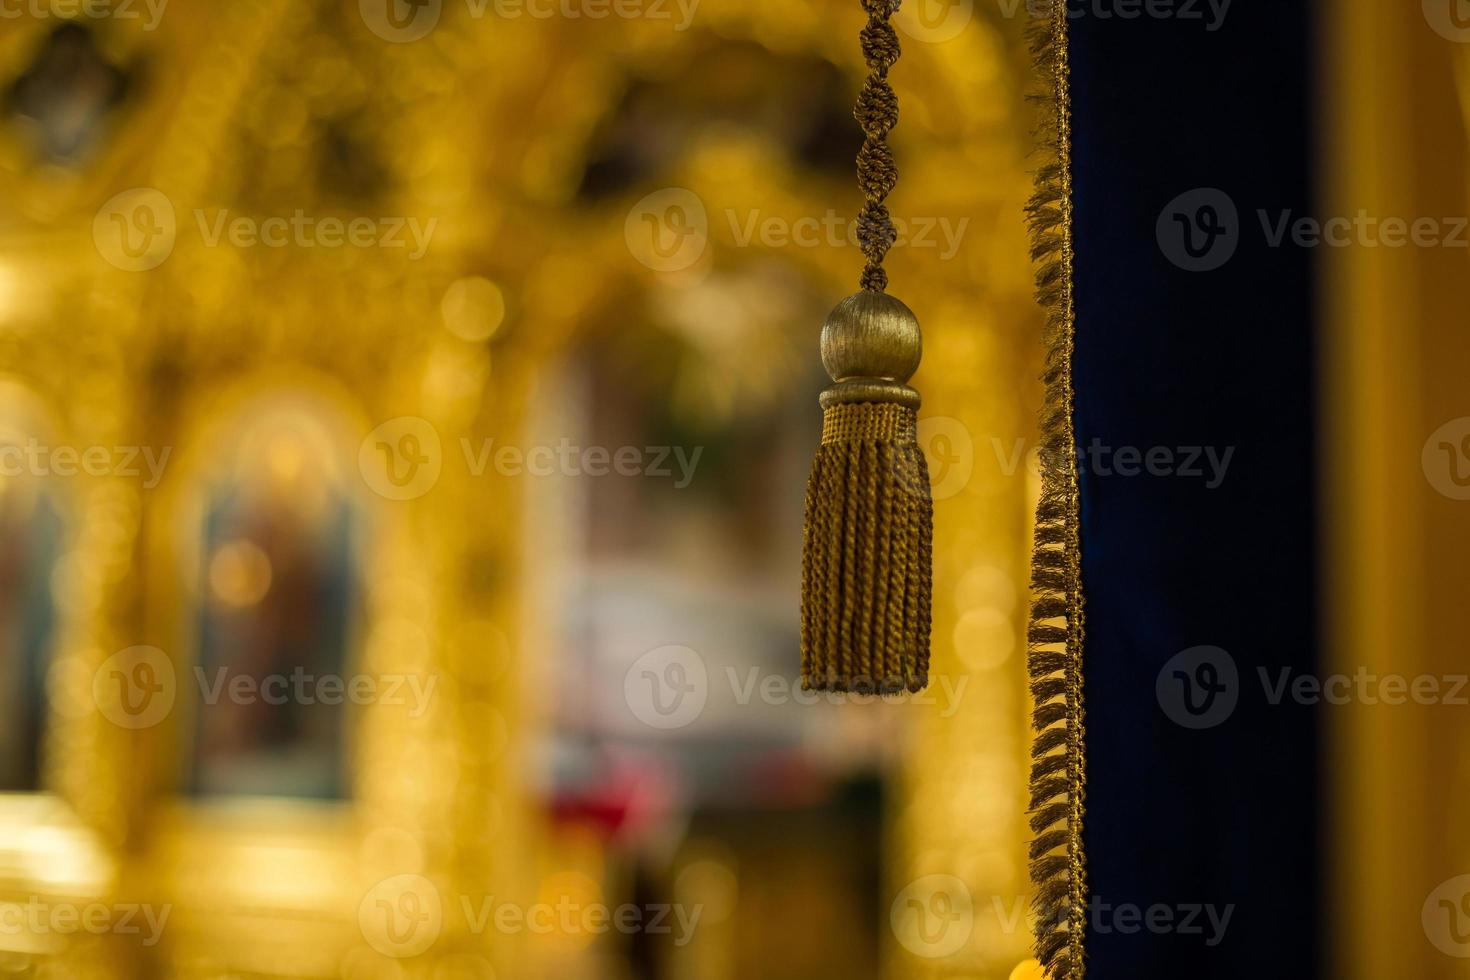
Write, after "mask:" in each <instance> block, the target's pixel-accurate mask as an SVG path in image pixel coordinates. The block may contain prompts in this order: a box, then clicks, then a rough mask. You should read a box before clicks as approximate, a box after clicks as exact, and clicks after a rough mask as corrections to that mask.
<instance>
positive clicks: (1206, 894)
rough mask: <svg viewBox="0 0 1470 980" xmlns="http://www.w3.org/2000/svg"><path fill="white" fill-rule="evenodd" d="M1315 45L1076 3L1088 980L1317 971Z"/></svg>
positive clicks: (1237, 12) (1270, 26)
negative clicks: (1307, 681) (1279, 236)
mask: <svg viewBox="0 0 1470 980" xmlns="http://www.w3.org/2000/svg"><path fill="white" fill-rule="evenodd" d="M1150 9H1152V10H1154V12H1155V13H1154V15H1150V14H1149V13H1148V11H1149V10H1150ZM1169 9H1172V10H1173V12H1174V14H1173V15H1172V16H1164V15H1162V12H1163V11H1166V10H1169ZM1125 10H1137V11H1140V13H1139V15H1138V16H1135V17H1123V16H1118V14H1119V13H1121V12H1122V11H1125ZM1189 11H1194V12H1197V13H1200V14H1201V15H1202V16H1201V17H1200V18H1198V19H1196V18H1193V17H1189V16H1186V14H1187V13H1188V12H1189ZM1109 14H1111V15H1112V16H1109ZM1311 23H1312V11H1311V10H1310V9H1309V5H1308V4H1306V3H1304V2H1297V0H1236V2H1234V3H1232V4H1230V5H1229V6H1228V8H1227V9H1226V10H1225V12H1224V14H1223V16H1219V10H1218V5H1217V6H1216V7H1215V8H1212V7H1211V6H1210V5H1209V4H1208V2H1207V0H1198V2H1197V3H1194V2H1190V0H1176V2H1174V3H1172V4H1168V3H1144V2H1141V3H1137V4H1130V3H1128V2H1127V0H1123V2H1118V0H1085V2H1083V3H1076V2H1075V0H1074V16H1073V18H1072V20H1071V35H1070V36H1071V45H1070V47H1071V61H1072V77H1071V82H1072V101H1073V128H1074V136H1075V145H1074V153H1073V166H1074V182H1075V188H1074V202H1075V207H1076V211H1075V225H1074V232H1075V236H1076V251H1077V258H1076V269H1075V273H1076V298H1077V349H1076V359H1075V364H1074V381H1075V386H1076V390H1077V401H1076V427H1077V438H1078V443H1079V449H1080V451H1081V452H1082V453H1083V457H1082V459H1083V463H1082V470H1083V472H1082V477H1081V490H1082V500H1083V505H1082V532H1083V533H1082V559H1083V586H1084V595H1085V599H1086V624H1087V641H1086V648H1085V657H1086V666H1085V680H1086V691H1085V693H1086V710H1087V725H1088V728H1087V751H1088V766H1089V782H1088V795H1087V823H1086V829H1085V835H1086V836H1085V841H1086V848H1087V854H1088V860H1089V865H1090V887H1091V891H1092V893H1093V895H1094V907H1093V909H1092V912H1091V920H1092V929H1091V935H1090V937H1089V943H1088V948H1089V952H1090V960H1089V970H1088V976H1089V978H1090V980H1139V978H1153V977H1158V978H1169V980H1178V978H1186V977H1187V978H1191V980H1195V978H1216V977H1218V978H1222V980H1224V978H1230V980H1239V978H1251V980H1263V978H1274V977H1280V978H1291V980H1305V978H1311V977H1315V976H1318V975H1320V973H1319V971H1320V968H1319V965H1318V960H1319V956H1318V948H1317V947H1318V938H1317V936H1318V921H1317V917H1318V902H1317V890H1318V887H1319V885H1318V880H1319V875H1318V865H1319V862H1320V858H1319V855H1318V852H1317V849H1318V839H1319V835H1318V828H1319V823H1320V820H1319V809H1320V793H1319V786H1318V778H1319V776H1318V768H1319V761H1318V733H1317V716H1316V711H1315V709H1313V708H1311V707H1308V706H1304V705H1301V704H1297V703H1295V702H1293V701H1292V700H1291V698H1290V696H1289V695H1288V696H1285V697H1282V698H1280V700H1279V703H1273V695H1274V694H1275V693H1276V686H1277V684H1278V682H1279V680H1280V678H1281V677H1282V670H1283V668H1286V669H1289V670H1290V672H1291V675H1292V676H1295V675H1297V674H1301V673H1315V672H1316V659H1317V626H1316V619H1315V606H1316V576H1317V573H1316V570H1315V528H1314V515H1315V507H1314V496H1315V494H1316V492H1317V488H1316V486H1315V478H1314V445H1313V411H1314V392H1313V384H1314V378H1313V375H1314V371H1313V349H1314V344H1313V331H1314V329H1315V326H1314V322H1313V297H1312V289H1313V254H1312V252H1311V251H1310V250H1309V249H1305V248H1302V247H1299V246H1297V245H1294V244H1293V243H1292V242H1291V240H1290V236H1289V235H1288V236H1287V237H1286V238H1285V239H1284V240H1282V241H1280V242H1279V243H1276V242H1273V240H1272V238H1273V234H1274V232H1275V230H1276V228H1277V227H1279V225H1280V221H1281V218H1282V215H1283V213H1284V212H1290V216H1289V220H1295V219H1296V218H1299V217H1301V216H1304V215H1310V214H1312V213H1313V211H1312V191H1313V188H1312V182H1311V172H1312V152H1313V145H1312V127H1311V118H1310V116H1311V110H1310V103H1311V100H1312V99H1313V97H1314V96H1313V93H1312V91H1311V81H1312V62H1313V58H1312V32H1311ZM1232 212H1233V213H1232ZM1263 213H1264V215H1263ZM1201 648H1203V649H1201ZM1191 910H1194V911H1191ZM1212 910H1213V911H1212ZM1191 915H1192V916H1193V917H1192V918H1191Z"/></svg>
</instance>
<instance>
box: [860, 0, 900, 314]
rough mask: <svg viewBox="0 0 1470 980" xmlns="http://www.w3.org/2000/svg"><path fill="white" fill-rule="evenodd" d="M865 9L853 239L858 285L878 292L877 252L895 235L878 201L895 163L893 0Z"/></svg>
mask: <svg viewBox="0 0 1470 980" xmlns="http://www.w3.org/2000/svg"><path fill="white" fill-rule="evenodd" d="M862 2H863V9H864V10H866V11H867V12H868V23H867V26H865V27H864V28H863V30H862V33H861V34H860V35H859V37H860V38H861V40H862V46H863V59H864V60H865V61H866V62H867V63H868V77H867V79H866V80H865V81H864V82H863V88H862V91H861V92H859V93H858V98H857V105H856V106H855V107H854V109H853V117H854V118H856V119H857V121H858V125H859V126H861V127H862V129H863V147H862V149H861V150H859V151H858V156H857V173H858V187H859V188H861V189H862V192H863V198H864V201H865V203H864V204H863V208H862V210H861V211H859V212H858V219H857V235H858V244H859V245H860V246H861V247H862V250H863V255H864V256H866V257H867V264H866V265H865V266H864V267H863V274H862V278H861V280H860V282H861V283H862V287H863V288H864V289H872V290H876V291H877V292H880V293H881V292H883V291H884V290H885V289H887V288H888V273H887V272H885V271H884V269H883V257H884V256H885V255H887V254H888V249H889V248H890V247H892V245H893V242H894V240H895V239H896V238H897V237H898V233H897V231H895V230H894V227H893V219H892V218H891V217H890V216H889V214H888V207H887V205H885V204H884V203H883V202H884V200H885V199H886V198H887V197H888V194H889V192H890V191H892V190H893V185H894V184H896V183H898V167H897V165H896V164H895V163H894V162H893V151H892V149H890V148H889V146H888V132H889V130H891V129H893V127H894V126H896V125H898V96H896V95H894V94H893V87H892V86H890V85H889V84H888V69H890V68H892V67H893V64H894V62H896V61H898V56H899V54H900V46H899V43H898V32H897V31H895V30H894V29H893V25H892V24H891V23H889V18H890V17H892V16H893V14H894V13H895V12H896V11H897V10H898V5H899V0H862Z"/></svg>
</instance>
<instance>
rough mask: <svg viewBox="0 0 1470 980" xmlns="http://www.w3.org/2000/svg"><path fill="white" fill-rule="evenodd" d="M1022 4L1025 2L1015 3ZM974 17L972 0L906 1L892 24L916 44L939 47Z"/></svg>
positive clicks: (956, 34)
mask: <svg viewBox="0 0 1470 980" xmlns="http://www.w3.org/2000/svg"><path fill="white" fill-rule="evenodd" d="M1016 2H1017V3H1019V4H1021V5H1023V6H1024V5H1025V4H1026V2H1027V0H1016ZM974 16H975V0H907V2H906V3H904V4H903V5H902V6H901V7H899V8H898V12H897V13H895V14H894V15H893V22H894V23H895V24H896V25H898V29H899V30H901V31H903V32H904V33H905V34H907V35H908V36H909V37H911V38H913V39H914V40H915V41H926V42H928V43H930V44H941V43H943V42H945V41H949V40H952V39H954V38H957V37H959V36H960V33H961V32H962V31H964V29H965V28H966V27H968V26H969V24H970V20H971V19H972V18H973V17H974Z"/></svg>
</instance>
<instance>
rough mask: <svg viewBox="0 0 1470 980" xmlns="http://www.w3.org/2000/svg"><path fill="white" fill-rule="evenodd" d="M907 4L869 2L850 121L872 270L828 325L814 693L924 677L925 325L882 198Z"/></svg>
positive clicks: (890, 181) (813, 511) (811, 505)
mask: <svg viewBox="0 0 1470 980" xmlns="http://www.w3.org/2000/svg"><path fill="white" fill-rule="evenodd" d="M898 3H899V0H862V4H863V9H864V10H865V11H867V14H868V22H867V24H866V25H865V26H864V27H863V30H862V33H861V34H860V35H859V37H860V40H861V42H862V48H863V57H864V59H865V60H866V61H867V65H868V77H867V80H866V81H865V82H864V83H863V88H862V91H861V92H860V93H859V94H858V99H857V106H856V107H855V109H854V110H853V115H854V116H855V117H856V118H857V121H858V123H859V124H860V125H861V126H862V129H863V137H864V138H863V146H862V149H861V150H860V151H859V152H858V157H857V172H858V186H859V187H860V188H861V189H862V191H863V197H864V204H863V208H862V211H860V212H859V213H858V220H857V232H858V242H859V244H861V246H862V249H863V254H864V255H865V256H866V258H867V263H866V264H865V265H864V267H863V274H862V280H861V284H862V287H863V289H862V292H860V293H855V294H854V295H852V296H849V297H847V299H845V300H843V301H842V302H841V303H839V304H837V308H836V309H834V310H833V311H832V313H831V315H829V316H828V317H827V323H826V325H825V326H823V327H822V364H823V365H824V366H825V367H826V368H827V373H828V374H829V375H831V376H832V381H833V384H832V385H831V386H830V387H829V388H827V389H826V390H825V391H823V392H822V398H821V402H822V444H821V446H819V447H818V449H817V458H816V461H815V462H814V463H813V464H812V475H811V479H810V480H809V481H808V482H807V489H806V523H805V527H804V530H803V535H802V537H803V549H802V552H803V553H802V582H801V588H802V597H801V677H802V686H803V687H805V688H807V689H809V690H812V689H814V690H825V691H861V692H864V693H871V692H879V693H895V692H898V691H903V690H908V691H921V690H923V689H924V686H925V685H926V684H928V683H929V607H930V597H931V594H932V592H933V561H932V551H933V548H932V540H933V536H934V504H933V502H932V500H931V498H930V494H929V468H928V465H927V464H926V463H925V461H924V455H923V453H922V452H921V451H920V450H919V441H918V432H917V426H918V417H917V412H918V409H919V393H918V392H917V391H915V390H914V389H912V388H910V387H909V386H908V384H907V383H906V382H907V381H908V380H909V378H910V377H912V376H913V373H914V371H916V370H917V369H918V367H919V355H920V353H921V346H922V345H921V342H920V337H919V321H918V320H917V319H915V317H914V314H913V313H912V312H911V311H910V310H909V308H908V307H907V306H905V305H903V303H901V302H899V301H898V300H896V299H894V298H893V297H892V296H889V295H888V294H887V293H885V292H884V290H885V289H886V288H887V287H888V274H887V273H886V272H885V271H884V270H883V257H884V256H885V255H886V254H887V253H888V249H889V247H890V246H892V245H893V241H894V239H895V237H896V232H895V231H894V227H893V221H892V219H891V218H890V217H889V215H888V208H887V207H886V206H885V205H884V203H883V202H884V199H885V198H887V196H888V192H889V191H891V190H893V185H894V184H895V183H896V182H897V180H898V169H897V168H896V167H895V166H894V163H893V153H892V151H891V150H890V149H889V148H888V132H889V130H891V129H892V128H893V127H894V126H895V125H897V124H898V99H897V97H896V96H895V95H894V94H893V89H892V87H890V86H889V84H888V69H889V68H891V67H893V64H894V62H896V61H897V60H898V55H899V44H898V33H897V32H896V31H895V30H894V29H893V25H892V24H890V23H889V18H890V17H892V16H893V14H894V13H895V12H896V11H897V10H898Z"/></svg>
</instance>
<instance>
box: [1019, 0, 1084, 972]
mask: <svg viewBox="0 0 1470 980" xmlns="http://www.w3.org/2000/svg"><path fill="white" fill-rule="evenodd" d="M1047 2H1048V4H1049V6H1048V9H1047V10H1046V11H1045V13H1046V16H1045V17H1043V18H1040V19H1038V21H1037V22H1036V23H1034V24H1033V25H1032V36H1031V41H1032V50H1033V54H1034V58H1035V64H1036V67H1037V70H1038V74H1039V76H1040V77H1041V79H1042V80H1043V83H1044V85H1045V89H1046V91H1045V92H1044V95H1043V98H1042V120H1043V123H1042V134H1043V139H1042V142H1043V149H1044V151H1045V152H1046V154H1047V157H1048V159H1047V160H1046V162H1045V164H1044V165H1043V166H1042V167H1041V169H1040V170H1039V172H1038V173H1037V177H1036V192H1035V194H1034V195H1033V196H1032V199H1031V201H1030V203H1029V204H1028V205H1027V215H1028V219H1029V223H1030V228H1031V252H1032V258H1033V259H1035V260H1037V261H1038V263H1039V267H1038V270H1037V274H1036V289H1037V299H1038V301H1039V303H1040V304H1041V306H1042V308H1043V310H1044V311H1045V314H1046V327H1045V346H1046V368H1045V372H1044V374H1043V380H1044V382H1045V386H1046V394H1045V407H1044V408H1043V411H1042V438H1041V445H1042V460H1043V467H1042V490H1041V499H1040V501H1039V503H1038V505H1037V512H1036V532H1035V542H1034V550H1033V555H1032V573H1031V574H1032V588H1033V604H1032V610H1031V622H1030V628H1029V634H1028V647H1029V652H1028V657H1027V662H1028V669H1029V671H1030V675H1031V690H1032V696H1033V699H1034V702H1035V709H1034V718H1033V722H1034V726H1035V729H1036V737H1035V740H1034V742H1033V744H1032V768H1031V811H1032V818H1031V828H1032V831H1033V832H1034V833H1035V834H1036V835H1037V836H1036V837H1035V839H1034V840H1033V841H1032V844H1031V849H1030V859H1031V877H1032V881H1033V883H1034V884H1035V886H1036V900H1035V901H1036V910H1037V919H1036V955H1037V959H1038V960H1040V962H1041V964H1042V966H1043V968H1044V969H1045V971H1046V973H1047V975H1048V976H1050V977H1053V978H1057V980H1081V978H1082V977H1083V975H1084V972H1085V963H1084V956H1085V940H1086V925H1087V920H1086V915H1087V874H1086V871H1087V868H1086V856H1085V854H1084V852H1083V847H1082V822H1083V818H1084V816H1085V813H1086V786H1087V774H1086V755H1085V749H1086V737H1085V728H1084V710H1083V688H1082V648H1083V604H1082V582H1081V557H1080V556H1081V545H1080V520H1079V496H1078V486H1077V451H1076V435H1075V431H1074V428H1073V421H1072V418H1073V415H1072V413H1073V403H1074V391H1073V387H1072V357H1073V349H1074V339H1075V330H1076V321H1075V307H1074V296H1073V288H1074V283H1073V263H1074V253H1073V239H1072V174H1071V112H1070V108H1071V107H1070V96H1069V78H1068V58H1067V20H1066V5H1065V0H1047Z"/></svg>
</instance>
